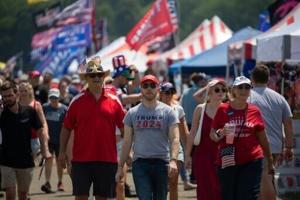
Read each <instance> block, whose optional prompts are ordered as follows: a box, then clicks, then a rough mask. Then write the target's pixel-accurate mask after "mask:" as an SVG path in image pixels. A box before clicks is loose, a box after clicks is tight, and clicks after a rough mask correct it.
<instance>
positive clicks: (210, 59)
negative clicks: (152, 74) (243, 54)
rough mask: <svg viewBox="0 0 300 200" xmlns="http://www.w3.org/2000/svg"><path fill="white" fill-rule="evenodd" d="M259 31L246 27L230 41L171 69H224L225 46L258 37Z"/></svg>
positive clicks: (225, 59) (225, 62) (225, 58)
mask: <svg viewBox="0 0 300 200" xmlns="http://www.w3.org/2000/svg"><path fill="white" fill-rule="evenodd" d="M259 33H260V31H258V30H255V29H253V28H251V27H246V28H243V29H241V30H240V31H238V32H237V33H235V34H234V35H233V36H232V37H231V38H230V39H228V40H226V41H225V42H223V43H221V44H220V45H218V46H216V47H214V48H212V49H210V50H207V51H205V52H203V53H201V54H198V55H196V56H194V57H192V58H191V59H188V60H184V61H181V62H178V63H175V64H173V65H172V66H171V68H179V67H182V68H189V67H192V68H194V67H217V66H219V67H221V66H222V67H224V66H226V65H227V46H228V45H229V44H231V43H234V42H237V41H240V40H246V39H248V38H251V37H254V36H255V35H258V34H259Z"/></svg>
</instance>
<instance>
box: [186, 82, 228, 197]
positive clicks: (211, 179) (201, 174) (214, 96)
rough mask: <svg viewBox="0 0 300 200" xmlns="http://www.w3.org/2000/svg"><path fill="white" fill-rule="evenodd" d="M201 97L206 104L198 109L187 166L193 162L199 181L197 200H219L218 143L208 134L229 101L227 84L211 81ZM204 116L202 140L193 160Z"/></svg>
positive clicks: (187, 148) (190, 138)
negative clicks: (224, 104) (216, 115)
mask: <svg viewBox="0 0 300 200" xmlns="http://www.w3.org/2000/svg"><path fill="white" fill-rule="evenodd" d="M199 93H204V94H205V95H204V96H206V97H205V98H204V99H205V104H199V105H198V106H197V107H196V109H195V112H194V115H193V121H192V128H191V131H190V135H189V137H188V139H187V145H186V149H185V164H186V167H191V160H192V161H193V163H192V165H193V170H194V173H195V177H196V181H197V199H199V200H200V199H201V200H219V199H221V198H220V187H219V181H218V177H217V173H216V165H215V160H216V154H217V143H215V142H214V141H212V140H211V139H210V137H209V134H210V129H211V123H212V120H213V118H214V116H215V113H216V111H217V108H218V106H219V105H220V103H222V101H223V100H224V99H225V97H226V93H227V87H226V83H225V82H224V80H221V79H214V80H211V81H210V82H209V83H208V84H207V86H206V87H204V88H202V89H201V91H199ZM203 109H204V110H203ZM202 114H203V118H202V126H201V132H200V133H201V140H200V143H199V144H198V145H197V146H196V147H195V149H194V151H193V154H192V157H191V152H192V147H193V144H194V140H195V136H196V133H197V131H198V130H197V129H198V127H199V123H200V119H201V115H202Z"/></svg>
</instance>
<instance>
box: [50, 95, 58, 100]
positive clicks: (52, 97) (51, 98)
mask: <svg viewBox="0 0 300 200" xmlns="http://www.w3.org/2000/svg"><path fill="white" fill-rule="evenodd" d="M49 99H50V100H57V99H59V98H58V97H55V96H51V97H49Z"/></svg>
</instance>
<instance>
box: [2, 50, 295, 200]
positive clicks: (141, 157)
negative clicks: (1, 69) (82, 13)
mask: <svg viewBox="0 0 300 200" xmlns="http://www.w3.org/2000/svg"><path fill="white" fill-rule="evenodd" d="M112 65H113V67H114V69H113V72H112V75H111V76H110V72H109V71H108V70H104V68H103V66H102V65H101V60H100V58H99V57H95V58H92V59H91V60H90V61H89V62H87V63H85V64H84V68H83V71H81V72H80V73H79V74H74V75H72V76H64V77H62V78H60V80H57V79H55V78H53V77H52V74H51V73H49V72H45V73H44V74H40V72H38V71H32V72H30V73H28V76H24V77H19V78H17V79H15V80H10V79H8V78H6V77H1V88H0V89H1V91H0V94H1V98H2V99H1V101H2V102H1V103H2V104H1V116H0V129H1V149H0V164H1V175H2V176H1V186H2V188H3V189H4V190H5V193H6V199H9V200H11V199H12V200H13V199H15V198H16V196H18V198H19V199H20V200H27V199H28V193H29V190H30V184H31V181H32V178H33V169H34V161H35V160H36V159H38V158H39V157H40V156H39V154H41V155H42V159H41V164H42V165H43V164H44V165H45V174H44V175H45V183H44V184H43V185H41V190H42V191H44V192H45V193H52V192H54V191H55V189H57V191H64V184H63V170H64V168H67V169H68V172H69V173H70V178H71V180H72V188H73V195H74V196H75V199H76V200H87V199H88V197H89V194H90V189H91V187H92V191H93V195H94V196H95V199H96V200H102V199H108V198H116V199H117V200H124V199H125V197H126V196H127V197H128V196H129V197H130V196H134V195H132V194H131V193H132V191H131V189H130V186H129V185H128V184H127V181H126V177H127V176H126V174H127V171H128V168H129V167H131V168H132V176H133V181H134V185H135V189H136V195H137V197H138V198H139V199H141V200H150V199H154V200H163V199H167V197H168V193H169V199H171V200H176V199H179V197H178V179H179V177H181V179H182V181H183V183H184V185H183V187H184V189H185V190H193V189H196V192H195V193H196V196H197V199H199V200H221V199H223V200H242V199H243V200H244V199H249V200H250V199H251V200H252V199H253V200H255V199H262V200H276V190H275V187H274V171H275V170H276V166H278V165H279V164H280V163H281V162H282V161H283V160H285V161H287V162H288V161H290V160H291V159H292V158H293V132H292V130H293V128H292V113H291V110H290V108H289V105H288V103H287V101H286V100H285V99H284V98H283V97H282V96H281V95H280V94H278V93H276V92H275V91H273V90H271V89H269V88H268V80H269V69H268V67H267V66H265V65H257V66H256V67H255V68H254V69H253V71H252V75H251V80H250V79H248V78H246V77H244V76H239V77H236V78H235V80H234V82H233V84H232V85H229V84H228V83H226V82H225V80H223V79H217V78H214V79H210V80H209V79H208V76H206V74H204V73H194V74H192V76H191V83H192V84H193V85H192V87H190V88H189V89H187V91H185V92H184V93H183V94H182V96H181V97H180V98H178V96H177V95H176V89H175V87H174V85H173V84H172V83H171V82H167V81H163V82H160V81H159V79H158V78H157V77H156V75H155V74H147V75H144V76H143V77H141V78H140V77H139V75H140V73H139V71H138V69H137V67H135V66H134V65H128V64H127V63H126V58H125V57H124V56H123V55H119V56H116V57H114V58H113V60H112ZM274 112H276V114H274ZM199 134H200V136H199ZM199 137H200V142H199V141H198V143H197V144H196V143H195V139H196V138H198V139H199ZM53 159H56V161H57V162H56V163H57V168H56V169H57V176H58V182H57V183H56V184H57V188H53V187H52V185H53V183H51V172H52V166H53ZM44 162H45V163H44ZM188 169H191V173H190V174H189V173H188V171H189V170H188Z"/></svg>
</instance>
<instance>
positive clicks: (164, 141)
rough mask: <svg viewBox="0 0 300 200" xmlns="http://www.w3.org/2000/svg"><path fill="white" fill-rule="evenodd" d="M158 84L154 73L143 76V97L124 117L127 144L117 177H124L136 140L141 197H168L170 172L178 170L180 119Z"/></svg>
mask: <svg viewBox="0 0 300 200" xmlns="http://www.w3.org/2000/svg"><path fill="white" fill-rule="evenodd" d="M158 84H159V81H158V80H157V78H156V77H154V76H152V75H147V76H145V77H144V78H143V79H142V80H141V93H142V98H143V101H142V103H140V104H139V105H137V106H135V107H133V108H131V109H130V110H129V111H128V113H127V114H126V116H125V119H124V124H125V127H124V144H123V148H122V154H121V158H120V161H119V167H118V171H117V174H116V181H120V179H121V178H122V177H123V171H122V167H123V165H124V163H125V161H126V159H127V157H128V154H129V151H130V148H131V145H132V144H133V152H134V154H133V164H132V174H133V180H134V183H135V188H136V191H137V195H138V198H139V199H167V193H168V176H174V175H176V173H177V165H176V161H177V156H178V149H179V129H178V123H179V121H178V118H177V117H176V114H175V111H174V110H173V109H172V108H171V107H169V106H168V105H166V104H163V103H161V102H159V101H158V100H157V94H158ZM170 147H171V150H170ZM170 152H171V153H170ZM170 154H171V158H170Z"/></svg>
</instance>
